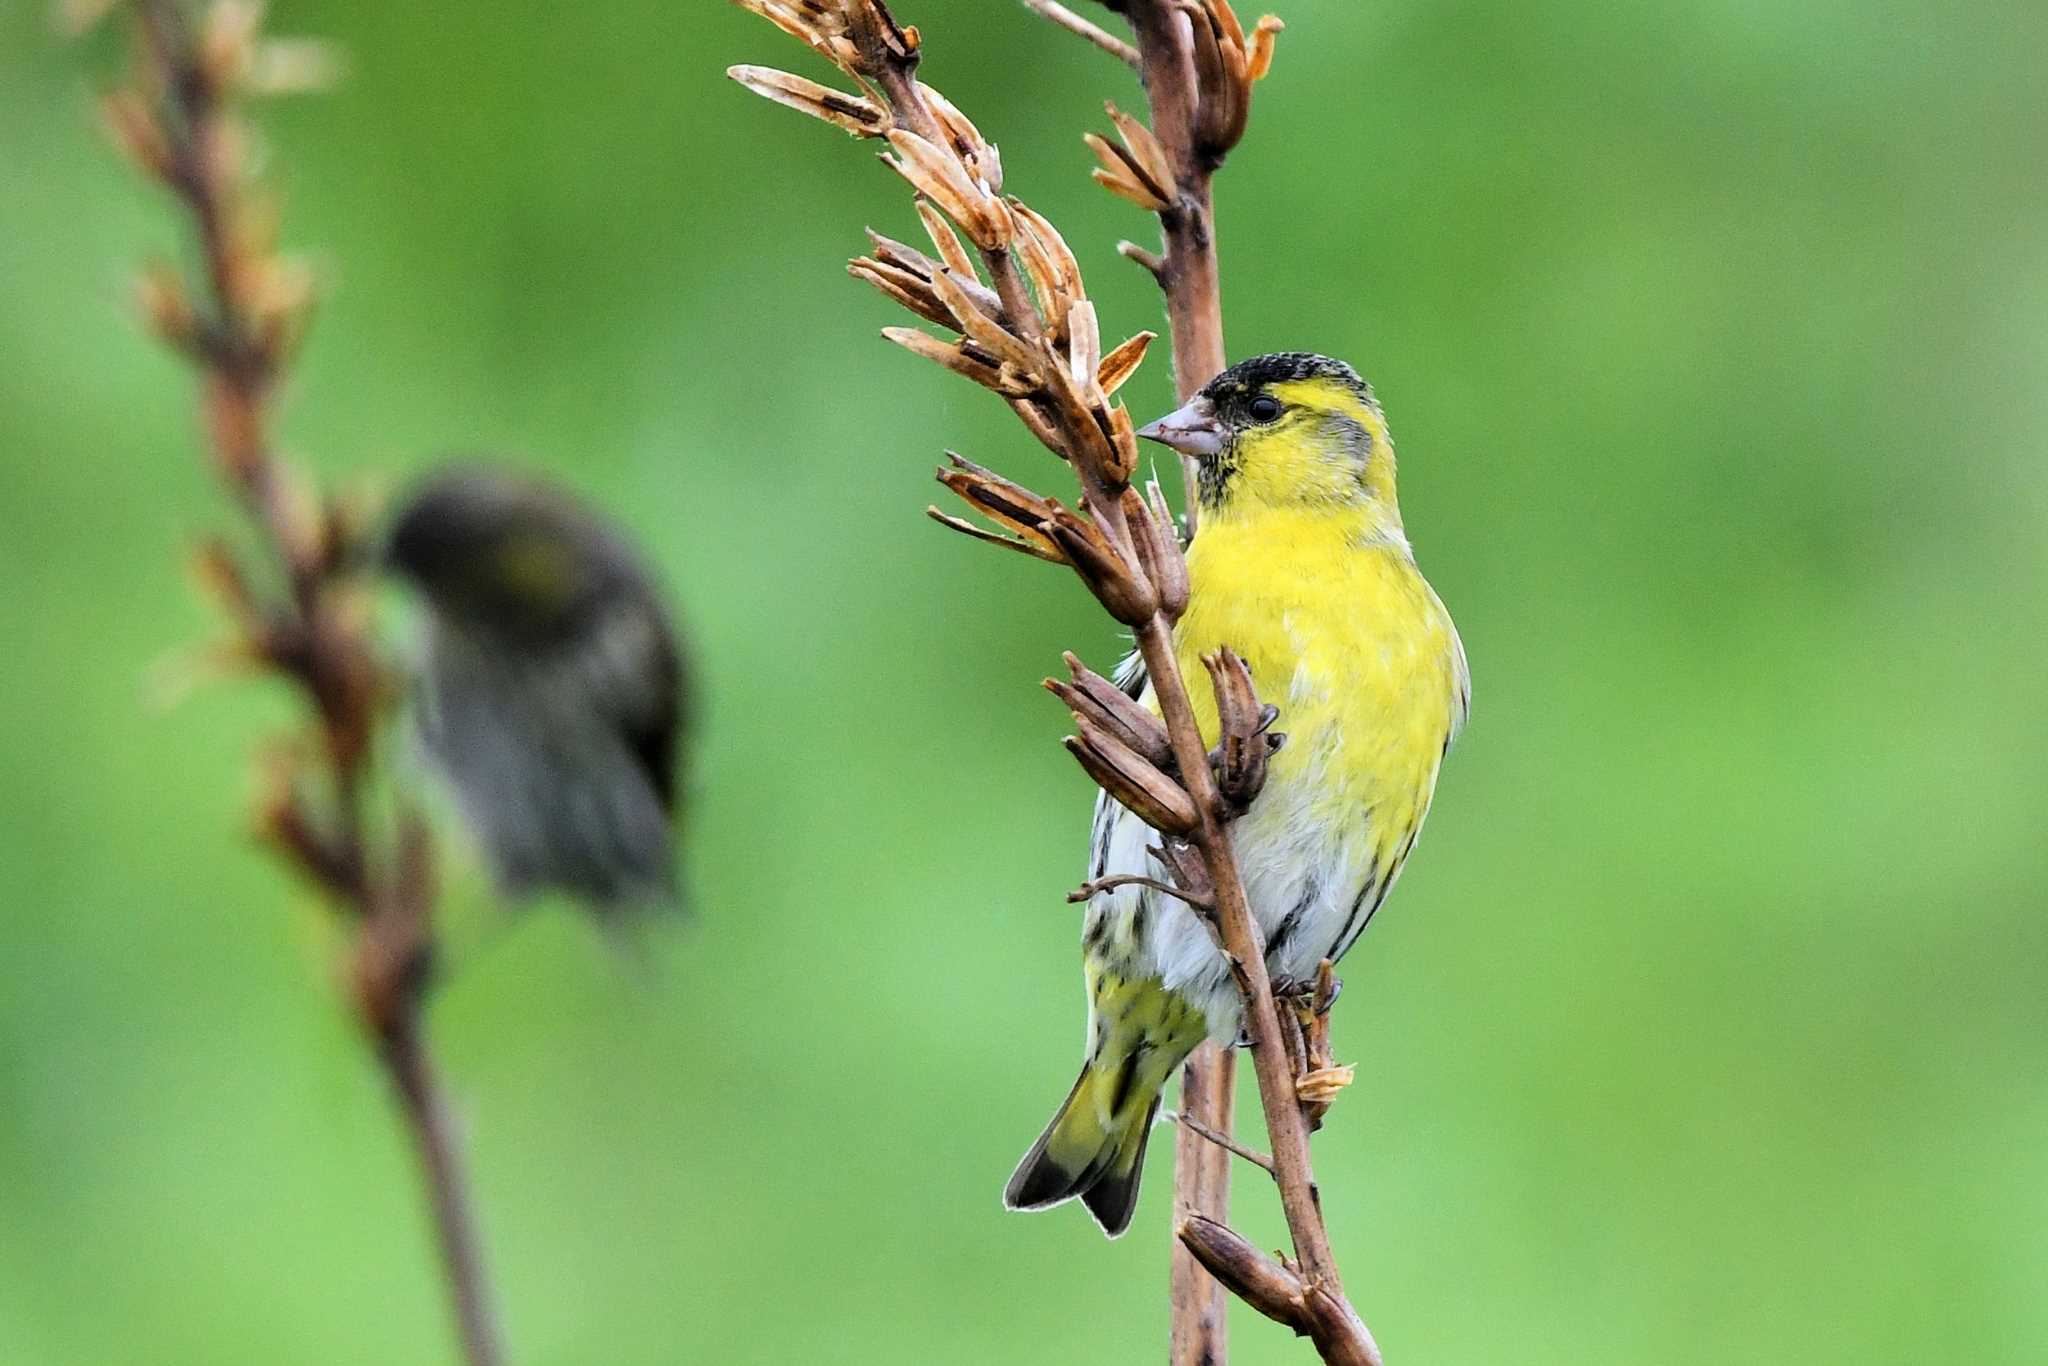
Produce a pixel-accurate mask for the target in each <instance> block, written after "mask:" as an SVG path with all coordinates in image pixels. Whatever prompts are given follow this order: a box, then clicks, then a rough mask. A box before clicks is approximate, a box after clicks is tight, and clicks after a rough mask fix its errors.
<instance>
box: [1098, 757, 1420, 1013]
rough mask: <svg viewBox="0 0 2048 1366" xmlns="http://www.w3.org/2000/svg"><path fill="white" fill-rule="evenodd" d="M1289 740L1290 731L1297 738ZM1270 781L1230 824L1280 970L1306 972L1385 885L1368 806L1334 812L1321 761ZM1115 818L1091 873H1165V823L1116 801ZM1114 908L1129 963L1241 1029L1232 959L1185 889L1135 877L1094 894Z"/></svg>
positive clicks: (1346, 934) (1353, 928) (1272, 961)
mask: <svg viewBox="0 0 2048 1366" xmlns="http://www.w3.org/2000/svg"><path fill="white" fill-rule="evenodd" d="M1290 743H1293V742H1292V741H1290ZM1275 777H1276V780H1275V781H1271V782H1269V783H1268V784H1267V786H1266V788H1265V790H1264V791H1263V792H1261V793H1260V794H1259V796H1258V798H1257V799H1256V800H1255V801H1254V802H1253V803H1252V808H1251V810H1250V811H1248V812H1247V813H1246V814H1245V816H1244V817H1243V818H1242V819H1241V820H1239V821H1238V822H1237V823H1236V824H1235V825H1234V826H1233V827H1232V831H1231V840H1232V844H1233V846H1234V848H1235V849H1236V851H1237V855H1238V870H1239V873H1240V875H1241V876H1242V877H1243V879H1244V884H1245V894H1246V896H1247V898H1248V899H1249V900H1250V902H1251V909H1252V914H1253V915H1254V916H1255V917H1256V918H1257V920H1258V922H1259V928H1260V930H1261V932H1262V933H1263V934H1264V936H1265V939H1266V944H1267V953H1266V967H1267V970H1268V972H1270V973H1272V974H1273V975H1274V976H1276V977H1285V978H1292V979H1295V980H1297V981H1300V980H1306V979H1308V978H1310V977H1312V976H1313V975H1314V973H1315V970H1316V966H1317V964H1318V963H1319V962H1320V961H1321V960H1322V959H1323V958H1324V957H1325V956H1326V955H1331V954H1333V953H1334V952H1336V951H1338V950H1340V949H1342V948H1348V947H1349V943H1348V941H1349V940H1350V939H1351V938H1353V937H1355V935H1356V933H1357V931H1358V930H1359V929H1360V928H1361V927H1362V926H1363V923H1364V921H1365V919H1366V917H1367V916H1369V915H1370V914H1371V912H1372V910H1373V909H1374V908H1375V907H1376V906H1377V903H1378V901H1379V899H1380V898H1381V897H1383V896H1384V895H1385V890H1386V889H1385V888H1384V887H1380V886H1377V885H1375V884H1374V879H1373V877H1372V874H1373V869H1372V868H1371V866H1370V857H1371V856H1370V849H1371V842H1370V841H1369V840H1367V839H1366V838H1365V830H1364V824H1365V822H1364V818H1363V813H1362V812H1361V813H1359V814H1358V816H1357V817H1356V818H1355V819H1341V818H1340V819H1337V820H1334V821H1333V820H1332V819H1331V818H1330V811H1329V809H1328V801H1327V797H1326V794H1324V793H1323V791H1322V784H1321V782H1320V781H1319V778H1320V765H1319V764H1317V763H1315V762H1313V760H1311V761H1310V762H1308V763H1307V764H1306V765H1304V766H1302V767H1298V768H1295V770H1294V772H1292V773H1290V774H1288V775H1287V779H1286V780H1285V781H1281V780H1278V775H1275ZM1097 816H1098V820H1099V819H1102V818H1104V817H1107V818H1108V819H1109V820H1110V821H1111V826H1110V828H1109V830H1108V831H1107V832H1106V833H1107V835H1108V838H1107V840H1106V841H1105V842H1104V843H1103V844H1102V845H1101V846H1100V848H1099V853H1100V855H1101V857H1100V859H1099V861H1098V864H1097V867H1096V869H1095V870H1094V873H1093V875H1094V876H1096V877H1102V876H1115V875H1118V874H1140V875H1143V876H1146V877H1152V878H1157V879H1160V880H1162V881H1166V880H1169V879H1168V875H1167V873H1166V871H1165V870H1164V869H1163V868H1161V867H1160V866H1159V865H1158V864H1157V863H1155V862H1153V861H1152V859H1151V857H1150V856H1149V855H1148V854H1147V853H1146V852H1145V851H1146V848H1147V846H1149V845H1153V844H1157V843H1158V841H1159V835H1158V833H1157V832H1155V831H1154V830H1153V829H1152V828H1151V827H1150V826H1148V825H1146V824H1145V823H1144V822H1143V821H1141V820H1139V819H1138V818H1137V817H1136V816H1133V815H1131V813H1130V812H1128V811H1126V810H1124V809H1123V807H1121V806H1119V805H1117V804H1115V803H1114V802H1109V803H1107V809H1106V810H1103V809H1098V812H1097ZM1091 909H1093V910H1094V911H1096V912H1097V913H1101V912H1104V911H1106V912H1107V913H1108V914H1109V915H1110V916H1111V918H1112V923H1113V924H1114V926H1115V939H1116V941H1117V947H1118V948H1119V949H1121V950H1122V951H1123V952H1124V953H1125V954H1128V955H1129V962H1130V966H1131V967H1132V968H1133V969H1134V970H1136V971H1138V972H1140V973H1142V974H1144V975H1157V976H1158V977H1159V978H1161V979H1162V980H1163V981H1164V983H1165V984H1166V986H1167V987H1168V988H1169V989H1170V990H1173V991H1175V992H1178V993H1180V994H1181V995H1182V996H1184V997H1186V998H1187V999H1188V1000H1189V1002H1190V1003H1192V1004H1193V1005H1195V1006H1196V1007H1198V1008H1199V1009H1200V1010H1201V1011H1202V1013H1203V1015H1204V1016H1205V1017H1206V1018H1207V1020H1208V1022H1209V1033H1210V1036H1211V1037H1213V1038H1215V1039H1217V1040H1219V1041H1225V1042H1227V1041H1229V1040H1232V1039H1235V1038H1236V1037H1237V1035H1238V1033H1239V1030H1240V1028H1241V1027H1242V1008H1241V1005H1240V1002H1239V999H1238V994H1237V987H1236V985H1235V984H1234V983H1233V982H1232V981H1231V977H1230V971H1229V967H1228V965H1227V964H1226V963H1225V962H1224V959H1223V955H1222V954H1221V953H1220V952H1219V951H1218V950H1217V948H1216V943H1215V939H1214V937H1213V936H1212V935H1211V933H1210V931H1209V928H1208V927H1207V926H1206V925H1204V924H1203V923H1202V922H1201V921H1200V920H1199V919H1197V918H1196V916H1195V914H1194V913H1193V912H1192V911H1191V910H1189V908H1188V907H1187V905H1186V904H1185V903H1184V902H1182V901H1180V900H1179V899H1177V898H1174V897H1169V896H1164V895H1161V894H1159V893H1156V892H1153V891H1150V890H1148V889H1142V888H1137V887H1123V888H1118V889H1116V890H1115V891H1112V892H1106V893H1102V894H1100V895H1098V896H1097V898H1096V904H1095V906H1094V907H1093V908H1091Z"/></svg>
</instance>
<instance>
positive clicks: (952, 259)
mask: <svg viewBox="0 0 2048 1366" xmlns="http://www.w3.org/2000/svg"><path fill="white" fill-rule="evenodd" d="M917 216H918V219H919V221H920V222H922V223H923V224H924V230H925V235H926V236H928V237H930V238H931V239H932V248H933V250H935V251H937V252H938V253H939V259H940V260H942V261H944V262H945V263H946V269H948V270H950V271H952V272H953V273H954V274H955V275H957V276H959V277H960V278H961V280H962V281H963V282H965V281H972V282H973V283H975V284H980V283H981V276H980V274H979V273H978V272H977V271H976V270H975V268H974V258H973V257H972V256H969V255H968V254H967V248H965V247H963V246H961V245H960V235H959V234H958V233H956V232H954V231H953V225H952V224H951V223H949V222H947V221H946V215H944V214H942V213H940V212H939V211H938V210H937V209H935V208H933V207H932V203H931V201H930V200H928V199H919V200H918V201H917ZM990 297H991V298H993V297H994V296H993V295H991V296H990Z"/></svg>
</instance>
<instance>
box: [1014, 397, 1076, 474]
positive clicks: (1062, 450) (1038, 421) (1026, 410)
mask: <svg viewBox="0 0 2048 1366" xmlns="http://www.w3.org/2000/svg"><path fill="white" fill-rule="evenodd" d="M1010 411H1011V412H1013V413H1015V414H1016V415H1017V420H1018V421H1019V422H1022V423H1023V424H1024V426H1025V429H1026V430H1027V431H1029V432H1030V433H1031V434H1032V435H1033V436H1035V437H1037V438H1038V444H1040V445H1041V446H1044V447H1045V448H1046V449H1047V450H1049V451H1051V452H1052V453H1053V454H1054V455H1056V456H1058V457H1059V458H1060V459H1062V460H1065V459H1066V458H1067V441H1066V438H1065V437H1064V436H1062V435H1061V434H1060V429H1059V428H1058V427H1057V426H1055V425H1054V424H1053V421H1052V419H1051V418H1049V417H1047V416H1046V415H1045V410H1044V409H1042V408H1041V407H1039V400H1037V399H1035V398H1013V399H1011V400H1010Z"/></svg>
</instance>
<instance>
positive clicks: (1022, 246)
mask: <svg viewBox="0 0 2048 1366" xmlns="http://www.w3.org/2000/svg"><path fill="white" fill-rule="evenodd" d="M1008 202H1009V206H1010V213H1011V216H1012V218H1013V219H1014V220H1015V222H1016V225H1017V255H1018V258H1019V259H1020V260H1022V261H1023V263H1024V271H1025V273H1026V274H1027V275H1029V276H1030V277H1031V287H1032V288H1033V289H1034V290H1036V291H1037V293H1038V308H1039V312H1040V313H1041V314H1042V315H1043V317H1044V320H1045V324H1046V330H1047V331H1048V332H1049V333H1050V334H1051V339H1052V341H1053V342H1054V344H1055V345H1059V344H1064V343H1065V341H1066V326H1067V311H1068V310H1069V309H1071V308H1072V307H1073V306H1074V301H1075V300H1076V299H1085V298H1087V297H1088V291H1087V289H1086V288H1085V287H1084V286H1083V285H1082V283H1081V265H1080V263H1079V262H1078V261H1076V260H1075V259H1074V253H1073V252H1072V251H1071V250H1069V249H1068V247H1067V242H1066V239H1065V238H1063V237H1061V236H1060V234H1059V229H1057V228H1055V227H1053V225H1052V224H1051V223H1050V222H1048V221H1047V219H1046V218H1045V215H1043V214H1041V213H1039V212H1038V211H1037V210H1036V209H1033V208H1032V207H1031V206H1030V205H1028V204H1026V203H1025V202H1024V201H1023V200H1021V199H1018V198H1016V197H1015V196H1014V195H1013V196H1011V198H1010V200H1009V201H1008Z"/></svg>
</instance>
